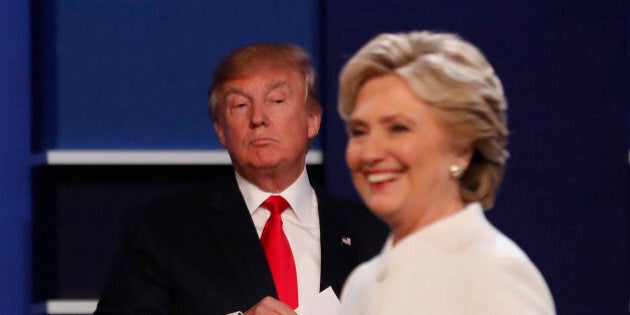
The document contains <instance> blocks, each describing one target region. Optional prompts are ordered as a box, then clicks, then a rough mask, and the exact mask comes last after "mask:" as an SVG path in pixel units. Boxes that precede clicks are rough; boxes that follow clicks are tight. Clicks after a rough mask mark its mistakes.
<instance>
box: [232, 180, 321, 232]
mask: <svg viewBox="0 0 630 315" xmlns="http://www.w3.org/2000/svg"><path fill="white" fill-rule="evenodd" d="M235 173H236V183H237V184H238V188H239V190H240V191H241V194H242V195H243V199H245V204H246V205H247V210H249V213H250V215H251V214H254V211H256V210H257V209H258V208H260V204H262V203H263V201H265V200H266V199H267V198H269V196H271V195H280V196H282V197H284V199H286V200H287V202H288V203H289V205H290V206H291V209H293V212H295V214H296V216H297V217H298V219H299V220H300V222H302V223H305V224H306V223H308V222H309V220H310V219H311V217H310V216H311V211H310V210H311V207H312V200H313V196H314V194H315V192H314V191H313V188H312V187H311V184H310V181H309V180H308V173H307V172H306V168H304V170H302V174H300V176H299V177H298V178H297V180H295V182H293V183H292V184H291V185H289V187H287V188H286V189H285V190H284V191H282V192H280V193H278V194H272V193H269V192H266V191H263V190H262V189H260V188H258V186H256V185H254V184H253V183H251V182H249V181H248V180H246V179H245V178H244V177H242V176H241V175H239V174H238V172H235Z"/></svg>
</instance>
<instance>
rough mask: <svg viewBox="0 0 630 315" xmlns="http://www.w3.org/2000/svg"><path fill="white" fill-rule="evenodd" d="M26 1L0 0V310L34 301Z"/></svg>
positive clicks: (13, 310)
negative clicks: (32, 298) (32, 295)
mask: <svg viewBox="0 0 630 315" xmlns="http://www.w3.org/2000/svg"><path fill="white" fill-rule="evenodd" d="M29 41H30V36H29V11H28V2H27V1H21V0H5V1H1V2H0V109H1V112H0V113H1V114H0V146H1V149H0V150H1V151H0V279H2V280H0V313H2V314H25V313H26V311H27V307H28V303H29V302H30V285H29V282H30V258H29V257H30V236H29V235H30V221H31V206H30V178H29V175H30V163H29V161H30V89H29V87H30V60H29V56H30V53H29V52H30V46H29Z"/></svg>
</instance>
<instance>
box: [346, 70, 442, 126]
mask: <svg viewBox="0 0 630 315" xmlns="http://www.w3.org/2000/svg"><path fill="white" fill-rule="evenodd" d="M429 111H430V106H429V105H428V104H427V103H426V102H425V101H424V100H422V99H421V98H420V97H419V96H418V95H416V94H415V93H414V92H413V90H412V89H411V87H410V86H409V85H408V84H407V82H405V81H404V80H402V79H401V78H400V77H398V76H396V75H387V76H382V77H377V78H373V79H370V80H368V81H367V82H366V83H365V84H364V85H363V86H362V87H361V88H360V89H359V92H358V94H357V97H356V101H355V104H354V107H353V109H352V111H351V113H350V117H351V118H353V117H355V118H356V117H361V116H363V115H370V116H373V115H376V116H385V115H394V114H412V115H426V114H428V112H429Z"/></svg>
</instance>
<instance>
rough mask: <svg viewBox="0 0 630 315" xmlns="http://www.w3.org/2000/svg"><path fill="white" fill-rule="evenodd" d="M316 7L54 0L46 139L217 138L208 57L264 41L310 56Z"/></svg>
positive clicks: (155, 143)
mask: <svg viewBox="0 0 630 315" xmlns="http://www.w3.org/2000/svg"><path fill="white" fill-rule="evenodd" d="M316 9H317V7H316V1H298V2H295V1H289V0H276V1H253V0H238V1H186V3H185V5H183V3H182V2H181V1H176V0H168V1H166V0H164V1H153V0H151V1H149V0H140V1H84V0H64V1H56V9H55V11H56V16H55V18H54V19H55V21H56V25H55V29H56V41H55V46H56V47H55V51H54V55H55V57H56V59H55V62H56V73H55V77H54V79H55V82H56V96H55V97H56V104H57V105H56V107H57V109H56V110H57V113H56V114H57V117H56V118H55V117H52V118H53V119H57V121H56V123H55V124H51V125H56V128H57V129H56V132H55V133H56V143H52V145H51V144H49V145H48V147H55V148H60V149H71V148H100V149H112V148H115V149H125V148H130V149H145V148H158V149H159V148H166V149H195V148H219V147H220V145H219V143H218V141H217V139H216V136H215V135H214V131H213V130H212V126H211V123H210V120H209V118H208V114H207V105H206V103H207V89H208V85H209V83H210V80H211V73H212V71H213V67H214V65H215V64H216V63H217V62H218V60H219V58H220V57H222V56H223V55H225V54H226V53H227V52H229V51H230V50H232V49H234V48H236V47H237V46H241V45H244V44H249V43H256V42H264V41H279V42H290V43H297V44H300V45H302V46H303V47H305V49H306V50H307V51H309V52H310V53H311V54H312V55H315V56H317V55H318V54H319V51H318V47H319V44H318V39H319V38H318V36H317V34H318V33H317V28H318V19H317V16H318V15H317V10H316ZM316 147H319V145H318V144H317V145H316Z"/></svg>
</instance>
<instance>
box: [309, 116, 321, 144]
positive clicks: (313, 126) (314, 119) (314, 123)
mask: <svg viewBox="0 0 630 315" xmlns="http://www.w3.org/2000/svg"><path fill="white" fill-rule="evenodd" d="M307 120H308V121H307V123H308V138H309V139H313V138H315V137H316V136H317V134H318V133H319V126H320V125H321V123H322V111H321V110H317V109H314V110H310V111H309V113H308V118H307Z"/></svg>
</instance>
